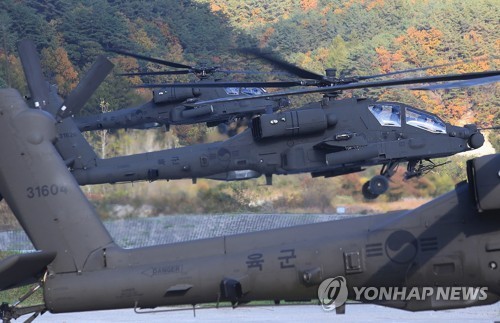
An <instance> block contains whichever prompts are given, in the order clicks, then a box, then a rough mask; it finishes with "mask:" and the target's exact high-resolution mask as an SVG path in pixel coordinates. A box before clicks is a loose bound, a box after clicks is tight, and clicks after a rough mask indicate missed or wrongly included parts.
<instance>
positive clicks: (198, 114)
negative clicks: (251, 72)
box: [75, 79, 288, 131]
mask: <svg viewBox="0 0 500 323" xmlns="http://www.w3.org/2000/svg"><path fill="white" fill-rule="evenodd" d="M208 81H209V79H202V80H200V81H199V83H200V84H202V83H203V82H208ZM264 93H266V91H265V90H264V89H263V88H257V87H253V88H249V87H214V88H207V87H200V88H196V87H192V88H178V87H165V88H163V89H161V90H154V91H153V99H152V100H151V101H149V102H146V103H144V104H142V105H140V106H138V107H133V108H126V109H120V110H116V111H112V112H107V113H102V114H98V115H91V116H83V117H75V123H76V124H77V125H78V128H79V129H80V130H81V131H92V130H117V129H148V128H154V127H161V126H165V127H166V128H167V129H168V128H169V127H170V125H184V124H196V123H206V124H207V125H208V126H216V125H218V124H220V123H226V122H230V121H232V120H235V119H240V118H251V117H252V116H254V115H258V114H262V113H265V112H269V111H276V110H278V109H281V108H284V107H286V106H288V100H287V99H285V98H276V99H273V100H267V99H257V100H253V101H239V102H228V103H223V104H218V105H214V106H205V107H203V108H196V109H195V108H192V107H189V106H185V105H184V103H192V102H195V101H198V100H203V101H205V100H212V99H216V98H221V97H227V96H232V95H233V96H236V95H248V96H252V95H258V94H264Z"/></svg>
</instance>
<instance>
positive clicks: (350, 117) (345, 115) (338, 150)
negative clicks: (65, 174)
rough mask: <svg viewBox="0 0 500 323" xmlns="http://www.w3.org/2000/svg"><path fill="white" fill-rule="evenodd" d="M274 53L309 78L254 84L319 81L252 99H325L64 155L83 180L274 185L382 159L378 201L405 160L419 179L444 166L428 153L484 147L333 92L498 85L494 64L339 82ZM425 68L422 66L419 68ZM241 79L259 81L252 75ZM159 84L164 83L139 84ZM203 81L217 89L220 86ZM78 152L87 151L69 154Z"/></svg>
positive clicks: (371, 194)
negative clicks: (219, 130) (209, 131)
mask: <svg viewBox="0 0 500 323" xmlns="http://www.w3.org/2000/svg"><path fill="white" fill-rule="evenodd" d="M267 59H270V58H267ZM271 60H272V62H273V63H277V64H278V65H279V66H280V67H282V68H285V69H286V70H287V71H288V72H290V73H295V74H297V75H298V76H299V77H308V78H310V79H307V80H299V81H284V82H281V83H280V82H270V83H258V84H259V85H263V86H270V87H271V86H272V87H279V86H282V87H288V86H291V85H292V84H294V85H299V84H301V85H315V86H317V87H318V88H317V89H312V90H311V89H298V90H289V91H282V92H274V93H267V94H263V95H256V96H254V98H255V97H259V98H267V97H272V96H283V95H294V94H301V93H314V92H320V93H321V92H322V93H325V96H324V97H323V99H322V100H321V101H319V102H313V103H309V104H307V105H305V106H303V107H301V108H299V109H293V110H289V111H282V112H277V113H270V114H262V115H260V116H257V117H255V118H253V119H252V123H251V126H250V127H249V129H247V130H245V131H243V132H242V133H240V134H238V135H236V136H234V137H233V138H230V139H228V140H226V141H223V142H216V143H210V144H200V145H195V146H190V147H182V148H175V149H169V150H164V151H158V152H151V153H147V154H137V155H132V156H122V157H116V158H109V159H99V158H98V157H97V156H96V155H95V153H93V151H92V150H91V149H90V147H89V146H88V144H86V143H84V142H80V144H74V143H71V142H70V141H69V142H68V143H67V144H65V145H64V146H65V148H64V149H61V150H60V152H61V154H62V156H63V157H64V158H65V159H72V160H75V163H73V164H72V165H71V169H72V171H73V174H74V175H75V177H76V178H77V180H78V182H79V183H80V184H100V183H116V182H129V181H138V180H149V181H154V180H158V179H168V180H169V179H180V178H192V179H193V180H196V179H197V178H210V179H217V180H225V181H230V180H244V179H249V178H256V177H260V176H261V175H265V176H266V182H267V183H268V184H271V183H272V175H274V174H277V175H287V174H297V173H311V175H312V176H313V177H317V176H324V177H332V176H338V175H344V174H349V173H353V172H359V171H362V170H364V169H365V167H367V166H373V165H382V169H381V172H380V175H377V176H375V177H373V178H372V179H371V180H369V181H368V182H366V183H365V184H364V185H363V190H362V191H363V195H364V197H365V198H367V199H374V198H376V197H378V196H379V195H380V194H382V193H384V192H385V191H387V189H388V187H389V179H390V178H391V176H392V175H393V174H394V173H395V170H396V168H397V167H398V165H400V164H401V163H407V171H406V174H405V177H406V178H412V177H417V176H421V175H423V174H425V173H426V172H428V171H430V170H432V169H433V168H435V167H437V166H439V165H440V164H436V163H434V162H433V161H432V160H431V159H433V158H439V157H447V156H451V155H454V154H457V153H460V152H464V151H468V150H471V149H477V148H479V147H481V146H482V145H483V143H484V137H483V135H482V134H481V133H480V131H479V130H478V128H477V127H476V126H475V125H466V126H464V127H458V126H453V125H451V124H449V123H446V122H444V121H442V120H441V119H440V118H439V117H438V116H436V115H435V114H432V113H429V112H426V111H422V110H420V109H417V108H414V107H411V106H408V105H406V104H403V103H398V102H379V101H374V100H371V99H364V98H363V99H361V98H353V99H342V100H339V99H337V96H338V94H339V91H341V90H345V89H353V88H372V87H387V86H400V85H405V84H421V83H435V82H443V81H456V82H452V83H447V84H446V86H448V87H450V86H455V87H457V86H470V85H479V84H484V83H488V82H496V81H498V79H499V76H498V75H499V74H500V72H499V71H491V72H478V73H468V74H457V75H445V76H433V77H420V78H407V79H397V80H385V81H372V82H360V81H362V80H368V79H371V78H375V77H382V76H386V75H374V76H366V77H350V78H342V79H338V78H335V77H334V75H331V74H330V75H327V76H321V75H318V74H315V73H312V72H309V71H306V70H303V69H301V68H298V67H295V66H292V67H290V64H288V63H286V62H283V61H279V60H276V59H271ZM422 69H427V68H420V69H415V70H422ZM406 72H408V71H402V72H395V73H390V74H391V75H392V74H396V73H406ZM462 82H467V83H465V84H463V83H462ZM471 82H473V84H471ZM230 84H233V83H230ZM238 84H239V86H254V85H255V83H248V82H243V83H238ZM192 85H193V84H173V85H172V86H174V87H189V86H192ZM219 85H220V86H227V85H228V84H227V83H221V84H219ZM161 86H164V84H145V85H143V87H161ZM206 86H216V83H208V84H206ZM431 86H432V85H431ZM439 86H442V85H439ZM423 88H424V87H422V86H421V87H419V89H423ZM246 99H247V97H244V96H239V97H228V98H220V99H214V100H209V101H198V102H196V103H193V106H194V107H198V108H203V107H207V106H210V107H211V106H216V105H217V104H218V103H220V102H233V101H236V100H246ZM68 133H72V134H73V135H70V136H68V137H70V138H74V139H73V140H75V141H76V140H77V139H76V137H77V134H76V133H75V132H72V131H69V130H68ZM75 147H79V148H78V149H80V151H76V148H75ZM74 156H83V158H77V159H74Z"/></svg>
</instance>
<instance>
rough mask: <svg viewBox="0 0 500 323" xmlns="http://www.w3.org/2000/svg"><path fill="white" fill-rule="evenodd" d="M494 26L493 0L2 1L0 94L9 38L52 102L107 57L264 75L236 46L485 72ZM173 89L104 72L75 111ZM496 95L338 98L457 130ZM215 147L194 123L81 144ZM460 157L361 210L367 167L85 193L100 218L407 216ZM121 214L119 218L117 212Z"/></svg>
mask: <svg viewBox="0 0 500 323" xmlns="http://www.w3.org/2000/svg"><path fill="white" fill-rule="evenodd" d="M499 17H500V6H498V1H497V0H475V1H462V0H418V1H416V0H282V1H259V0H248V1H240V0H182V1H173V0H149V1H143V0H105V1H104V0H48V1H47V0H39V1H36V0H2V1H1V2H0V87H14V88H17V89H19V90H20V91H21V92H22V93H23V94H25V95H28V93H27V86H26V82H25V79H24V75H23V73H22V70H21V66H20V62H19V58H18V55H17V52H16V42H17V41H19V40H20V39H23V38H30V39H32V40H33V41H34V42H35V43H36V46H37V49H38V50H39V52H40V53H41V58H42V63H43V67H44V70H45V74H46V75H47V77H49V78H50V80H51V82H52V83H54V84H57V86H58V89H59V92H60V94H61V95H63V96H64V95H66V94H68V93H69V92H70V91H71V89H72V88H73V87H74V86H75V85H76V84H77V82H78V80H79V78H80V77H81V76H82V75H84V74H83V73H84V72H85V71H86V70H87V69H88V68H89V66H90V64H92V62H93V61H94V60H95V58H96V57H97V56H98V55H100V54H102V53H104V50H105V49H106V48H109V47H113V48H120V49H124V50H127V51H134V52H137V53H141V54H144V55H149V56H154V57H159V58H163V59H167V60H171V61H175V62H180V63H187V64H196V63H199V62H209V63H213V64H218V65H220V66H222V67H225V68H229V69H252V70H263V71H271V70H272V69H273V68H272V67H271V66H269V65H266V64H265V63H263V62H261V61H259V60H256V59H251V58H249V57H245V56H242V55H240V54H239V53H238V51H237V50H236V49H237V48H248V47H253V48H263V49H272V50H273V51H274V52H275V53H277V54H279V55H280V56H281V57H282V58H284V59H285V60H287V61H289V62H292V63H294V64H297V65H299V66H301V67H303V68H305V69H309V70H312V71H315V72H317V73H324V70H325V69H326V68H336V69H337V73H339V75H340V73H342V75H370V74H380V73H387V72H391V71H395V70H402V69H409V68H416V67H423V66H430V65H440V64H447V63H457V64H454V65H450V66H447V67H445V68H441V69H433V70H429V71H427V72H426V73H427V74H444V73H459V72H473V71H484V70H493V69H498V67H499V62H500V59H499V56H498V53H499V52H500V28H499V27H500V24H499ZM108 54H109V53H108ZM109 56H110V58H111V60H112V61H113V62H114V64H115V66H116V67H115V72H135V71H138V70H139V69H149V70H157V69H159V68H160V67H159V66H155V65H154V64H151V63H145V62H142V61H137V60H135V59H132V58H129V57H123V56H118V55H115V54H109ZM420 73H423V72H420ZM252 77H253V78H255V77H254V76H252ZM184 80H187V79H186V78H185V77H182V78H180V77H179V78H174V77H170V78H165V77H164V78H152V77H144V78H143V79H139V78H132V79H126V78H122V77H119V76H116V75H113V74H112V75H110V76H109V77H108V78H107V79H106V81H105V82H104V84H102V85H101V87H100V88H99V89H98V90H97V92H96V94H95V95H94V96H93V98H92V99H91V100H90V102H88V104H87V105H86V108H85V111H84V113H86V114H91V113H98V112H100V111H102V109H103V108H104V107H105V108H106V109H110V110H116V109H120V108H124V107H129V106H134V105H137V104H139V103H142V102H145V101H147V100H149V99H150V93H149V91H147V90H134V89H131V88H130V86H131V85H133V84H138V83H141V82H151V81H155V82H166V81H169V82H172V81H184ZM498 90H499V86H498V84H493V85H487V86H482V87H475V88H467V89H458V90H446V91H432V92H423V91H408V90H404V89H391V90H389V89H376V90H370V91H355V92H354V93H351V92H346V93H344V94H343V95H344V96H352V95H362V96H370V97H376V98H380V99H382V100H395V101H400V102H404V103H406V104H409V105H413V106H415V107H418V108H422V109H425V110H427V111H430V112H432V113H436V114H438V115H439V116H441V117H442V118H443V119H444V120H446V121H450V122H452V123H454V124H457V125H463V124H466V123H477V124H478V125H480V126H483V127H489V126H493V125H498V123H499V120H500V109H499V103H500V96H499V92H498ZM314 99H317V97H314V96H312V97H309V96H307V97H294V98H293V99H292V100H293V101H292V103H293V105H294V106H295V107H298V106H300V105H301V104H303V103H306V102H308V101H310V100H314ZM222 139H224V137H221V135H219V134H218V133H217V132H216V131H214V130H213V129H207V128H206V127H205V126H203V125H196V126H182V127H172V129H171V131H170V132H165V131H162V130H158V129H157V130H150V131H117V132H114V133H107V132H96V133H95V134H93V135H90V136H89V140H91V142H92V143H93V145H94V146H95V147H96V150H97V151H98V152H99V153H101V154H103V155H105V156H108V157H109V156H114V155H121V154H131V153H137V152H142V151H151V150H158V149H165V148H171V147H177V146H179V145H187V144H192V143H197V142H208V141H213V140H222ZM489 139H490V141H491V143H492V144H493V146H494V147H496V149H497V151H498V149H499V146H500V144H499V142H500V140H499V136H498V135H497V134H496V133H491V135H489ZM465 159H466V157H460V156H457V157H454V158H451V160H452V161H453V162H452V163H450V164H448V165H446V166H444V167H443V168H441V169H440V170H439V171H438V172H433V173H430V174H428V175H427V176H425V177H423V178H420V179H413V180H410V181H407V182H403V181H402V180H401V176H402V173H403V170H402V169H401V170H400V171H399V172H398V175H397V176H396V177H395V179H394V183H393V184H392V185H391V190H390V192H389V194H387V195H386V196H383V197H381V198H380V199H379V200H378V201H377V202H370V203H368V202H366V201H363V199H362V197H361V195H360V189H361V185H362V184H363V183H364V182H365V181H366V180H367V179H368V178H370V177H371V176H373V175H374V174H375V173H376V172H377V171H378V169H375V168H374V169H369V170H368V171H365V172H362V173H359V174H351V175H347V176H343V177H341V178H329V179H324V178H315V179H312V178H311V177H310V175H298V176H287V177H279V178H276V179H275V185H274V186H272V187H267V186H263V183H264V180H263V179H258V180H251V181H246V182H237V183H220V182H212V181H208V180H200V181H199V182H198V184H196V185H193V184H191V183H190V181H176V182H158V183H152V184H149V183H135V184H120V185H98V186H93V187H85V192H86V193H87V194H88V195H89V197H90V198H91V199H92V200H93V201H94V202H95V203H96V205H97V207H98V208H99V210H100V211H101V213H102V214H103V215H104V216H109V217H116V216H132V215H137V213H141V214H142V215H144V214H145V215H157V214H171V213H205V212H209V213H210V212H212V213H213V212H238V211H245V212H334V211H335V210H336V208H337V207H339V206H342V207H345V206H347V207H348V208H350V209H351V210H352V211H353V212H358V211H363V210H368V211H384V210H385V209H387V208H393V207H394V208H399V207H411V206H413V205H414V204H418V203H421V201H423V200H425V199H428V198H431V197H434V196H436V195H439V194H441V193H443V192H445V191H447V190H449V189H451V188H452V187H453V185H454V184H455V183H456V182H457V181H459V180H461V179H463V178H464V177H465V174H464V164H463V161H464V160H465ZM412 201H413V202H412ZM415 201H416V202H415ZM385 202H391V203H389V204H386V203H385ZM124 205H125V206H126V207H129V208H128V209H127V208H126V209H127V210H129V211H128V212H125V213H123V212H121V211H120V210H122V209H123V206H124ZM117 208H118V209H117ZM141 208H142V209H141ZM5 210H6V206H5V204H0V211H3V213H5V212H7V211H5ZM117 210H118V211H117ZM120 212H121V213H120ZM9 219H10V220H9ZM2 223H3V224H8V225H10V224H12V219H11V218H9V217H8V216H4V217H3V218H2V217H0V226H1V225H2Z"/></svg>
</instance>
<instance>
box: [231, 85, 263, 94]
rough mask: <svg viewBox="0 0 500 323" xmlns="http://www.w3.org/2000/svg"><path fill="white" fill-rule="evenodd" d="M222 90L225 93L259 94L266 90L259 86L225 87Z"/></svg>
mask: <svg viewBox="0 0 500 323" xmlns="http://www.w3.org/2000/svg"><path fill="white" fill-rule="evenodd" d="M224 90H225V91H226V93H227V95H245V94H246V95H261V94H265V93H267V91H266V90H264V89H263V88H260V87H226V88H224Z"/></svg>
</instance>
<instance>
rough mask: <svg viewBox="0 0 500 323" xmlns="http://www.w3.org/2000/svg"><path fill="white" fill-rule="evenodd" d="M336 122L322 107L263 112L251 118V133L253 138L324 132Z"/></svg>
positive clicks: (260, 138)
mask: <svg viewBox="0 0 500 323" xmlns="http://www.w3.org/2000/svg"><path fill="white" fill-rule="evenodd" d="M336 122H337V118H336V117H335V116H330V115H327V114H326V113H325V111H324V110H323V109H307V110H292V111H285V112H280V113H273V114H263V115H261V116H259V117H256V118H253V119H252V135H253V137H254V139H255V140H262V139H265V138H277V137H294V136H302V135H306V134H313V133H318V132H324V131H325V130H326V129H327V128H328V127H330V126H333V125H335V124H336Z"/></svg>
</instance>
